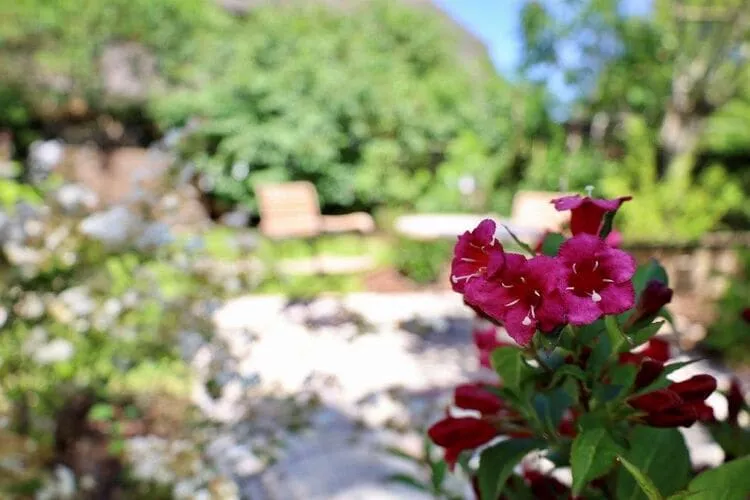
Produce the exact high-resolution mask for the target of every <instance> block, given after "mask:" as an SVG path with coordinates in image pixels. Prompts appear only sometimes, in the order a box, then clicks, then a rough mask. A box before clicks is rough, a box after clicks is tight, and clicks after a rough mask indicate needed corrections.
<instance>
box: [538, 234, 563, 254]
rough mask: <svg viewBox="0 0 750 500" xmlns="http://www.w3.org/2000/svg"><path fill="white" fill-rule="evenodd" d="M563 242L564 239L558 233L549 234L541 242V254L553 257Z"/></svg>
mask: <svg viewBox="0 0 750 500" xmlns="http://www.w3.org/2000/svg"><path fill="white" fill-rule="evenodd" d="M564 241H565V237H564V236H563V235H562V234H560V233H549V234H548V235H547V236H545V237H544V241H543V242H542V254H544V255H548V256H550V257H555V256H556V255H557V252H558V251H559V250H560V245H562V244H563V242H564Z"/></svg>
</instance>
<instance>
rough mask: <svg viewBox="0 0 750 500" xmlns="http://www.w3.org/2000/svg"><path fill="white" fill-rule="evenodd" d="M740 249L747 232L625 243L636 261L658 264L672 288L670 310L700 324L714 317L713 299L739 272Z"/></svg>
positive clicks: (747, 243)
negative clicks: (681, 240)
mask: <svg viewBox="0 0 750 500" xmlns="http://www.w3.org/2000/svg"><path fill="white" fill-rule="evenodd" d="M741 248H745V249H748V248H750V233H712V234H709V235H707V236H706V237H704V238H703V239H702V240H701V241H700V242H697V243H694V244H674V245H667V244H631V245H626V246H625V249H626V250H628V251H629V252H631V253H632V254H633V255H634V256H635V258H636V259H637V260H638V261H639V263H643V262H646V261H648V260H649V259H650V258H656V259H658V260H659V262H661V263H662V265H663V266H664V267H665V269H666V270H667V274H668V275H669V281H670V286H671V287H672V288H673V289H674V291H675V296H674V300H673V303H672V306H671V310H672V311H673V312H674V313H675V314H677V315H680V316H684V317H685V318H687V319H689V320H690V321H693V322H696V323H700V324H703V325H706V324H709V323H710V322H711V321H712V320H713V319H714V317H715V314H716V311H715V305H716V301H717V300H718V299H719V298H720V297H721V296H722V294H723V293H724V291H725V290H726V288H727V286H728V285H729V282H730V280H731V279H732V278H733V277H736V276H737V274H738V273H739V271H740V269H739V255H738V251H739V249H741Z"/></svg>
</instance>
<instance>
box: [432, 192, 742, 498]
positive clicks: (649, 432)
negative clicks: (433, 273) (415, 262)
mask: <svg viewBox="0 0 750 500" xmlns="http://www.w3.org/2000/svg"><path fill="white" fill-rule="evenodd" d="M628 200H630V197H622V198H618V199H614V200H603V199H593V198H591V197H581V196H568V197H564V198H560V199H557V200H554V201H553V203H554V205H555V207H556V208H557V209H558V210H569V211H570V212H571V222H570V225H569V229H570V234H568V235H563V234H561V233H552V232H548V233H546V234H545V235H544V236H543V239H542V241H541V242H539V243H538V244H537V245H536V246H535V248H534V249H532V248H530V247H528V246H527V245H525V244H523V243H521V242H519V241H518V240H517V239H516V238H515V236H514V235H512V234H511V236H513V238H514V239H515V240H516V242H517V243H519V246H520V247H521V248H523V249H524V250H525V251H526V254H522V253H515V252H509V251H506V248H504V247H503V245H502V244H501V243H500V242H499V241H498V239H497V238H496V236H495V233H496V231H497V229H498V228H497V226H496V224H495V222H493V221H492V220H484V221H482V222H481V223H480V224H479V225H478V226H477V227H476V228H475V229H474V230H473V231H467V232H466V233H464V234H462V235H461V236H459V238H458V242H457V244H456V247H455V252H454V257H453V260H452V262H451V267H452V269H451V283H452V286H453V289H454V290H455V291H456V292H458V293H460V294H462V296H463V299H464V303H465V304H466V305H467V306H469V307H470V308H472V309H473V310H474V311H475V312H476V314H477V319H476V320H475V322H474V328H473V331H472V337H473V341H474V344H475V346H476V348H477V352H478V357H479V363H480V364H481V365H482V366H483V367H487V368H492V369H494V371H495V372H496V373H497V375H498V379H499V380H497V381H496V382H495V383H493V384H487V383H480V384H463V385H461V386H459V387H457V388H456V389H455V392H454V394H453V404H452V406H451V407H450V408H449V409H448V410H447V412H446V414H445V416H444V417H443V418H442V419H440V420H439V421H438V422H436V423H434V424H433V425H432V426H431V427H430V428H429V430H428V435H429V437H430V439H431V440H432V441H433V442H434V443H435V444H437V445H439V446H441V447H443V448H444V449H445V455H444V456H445V460H446V462H447V463H448V465H449V466H450V468H451V469H453V468H454V467H455V466H456V464H461V467H462V469H463V470H464V471H465V472H467V473H468V474H469V475H470V476H471V477H472V485H473V486H474V489H475V491H476V492H477V496H478V497H480V498H483V499H484V498H490V499H493V500H494V499H498V498H516V497H517V498H620V497H632V496H633V494H634V493H635V491H634V490H633V489H632V487H633V485H634V484H635V483H636V482H638V481H639V479H638V478H637V477H636V478H635V479H632V481H631V478H630V476H628V474H630V473H631V472H628V471H632V470H635V469H638V470H639V471H640V472H641V473H643V474H644V475H649V476H651V479H653V482H654V484H655V485H656V486H655V487H656V488H657V489H661V488H663V489H664V491H662V492H661V493H663V494H664V496H665V497H666V496H668V495H671V494H673V493H676V492H677V490H678V488H689V485H687V483H682V484H678V482H679V481H680V480H681V479H679V478H678V479H674V478H675V477H676V476H675V474H677V473H676V472H675V471H673V470H671V469H670V467H663V462H659V460H658V459H656V460H652V458H653V457H652V455H651V452H650V448H651V447H652V446H653V443H654V442H658V443H659V446H665V447H667V448H668V449H670V450H673V451H674V450H684V451H682V452H680V451H674V452H675V453H683V455H684V456H683V457H682V458H679V459H676V460H675V465H674V467H675V468H677V469H680V471H679V474H681V476H680V477H682V478H687V477H690V476H691V475H695V474H696V472H695V471H693V470H687V469H686V468H689V467H690V462H689V459H688V458H687V448H686V446H685V443H684V438H683V437H682V435H681V434H680V432H678V431H677V429H676V427H689V426H691V425H693V424H695V423H697V422H700V423H701V424H703V425H705V426H706V427H707V428H709V430H710V431H711V432H712V433H714V434H716V435H720V436H724V439H725V441H726V443H729V445H728V446H729V447H730V448H727V447H726V446H725V449H726V450H727V452H726V456H727V457H728V459H731V458H732V457H741V456H744V455H747V454H748V453H750V433H749V434H748V437H747V444H744V443H745V442H744V441H741V442H740V441H737V440H736V439H735V436H737V435H739V434H738V433H740V432H744V431H741V430H740V429H739V421H740V414H741V412H742V411H743V410H746V409H747V405H746V403H745V400H744V398H743V395H742V391H741V389H740V387H739V384H738V383H737V382H736V381H735V382H734V383H733V385H732V386H731V387H730V390H729V392H728V393H727V394H726V397H727V405H728V419H727V421H726V422H718V421H717V420H716V418H715V417H714V413H713V409H712V408H711V406H709V405H708V404H707V403H706V400H707V398H708V397H709V396H710V395H711V394H713V393H714V392H715V391H716V388H717V383H716V380H715V379H714V377H712V376H710V375H707V374H699V375H694V376H692V377H691V378H688V379H687V380H683V381H680V382H675V381H673V380H671V379H670V378H669V376H670V374H671V373H672V372H674V371H675V370H678V369H679V368H681V367H682V366H683V364H684V363H681V362H674V361H670V358H671V354H672V353H671V350H672V349H671V347H670V344H669V343H668V342H666V341H665V340H662V339H660V338H655V337H654V336H655V335H656V333H657V332H658V330H659V329H660V326H661V325H662V323H663V322H661V321H659V319H660V317H663V318H669V316H668V314H667V313H666V312H665V310H664V306H666V305H667V304H668V303H669V302H670V301H671V300H672V295H673V291H672V289H671V288H669V286H668V276H667V274H666V271H665V270H664V269H663V268H662V267H661V266H660V265H659V264H658V262H656V261H651V262H648V263H644V264H643V265H641V266H640V267H639V266H638V265H637V263H636V261H635V259H634V258H633V257H632V256H631V255H630V254H628V253H627V252H626V251H624V250H622V249H620V248H619V245H620V241H619V238H613V237H612V234H613V231H612V225H613V224H612V223H613V218H614V216H615V214H616V212H617V210H618V209H619V207H620V206H621V205H622V204H623V203H624V202H626V201H628ZM500 328H504V329H505V331H506V332H507V333H508V335H509V336H510V337H511V338H512V339H513V340H514V341H515V344H512V343H509V342H503V341H500V340H499V339H498V329H500ZM743 435H744V434H743ZM743 439H744V438H743ZM477 450H479V451H480V452H481V453H480V454H479V458H480V459H479V469H478V470H476V469H475V468H473V467H472V466H471V461H469V460H466V459H468V458H470V457H471V455H472V454H473V453H475V452H476V451H477ZM535 450H536V451H537V453H536V454H534V455H533V456H535V457H539V456H543V457H545V459H546V460H547V465H545V466H544V468H542V467H540V466H539V464H538V463H536V462H535V460H537V459H534V460H525V459H524V458H525V457H526V456H531V455H529V453H531V452H532V451H535ZM638 450H640V451H638ZM643 457H648V458H643ZM537 461H538V460H537ZM626 461H628V464H629V465H628V466H627V469H628V471H624V470H623V468H622V467H623V465H622V464H625V462H626ZM519 462H520V463H521V466H520V467H519V468H516V469H517V470H520V471H521V472H520V473H519V474H515V475H514V474H513V470H512V469H514V468H515V466H516V465H517V464H518V463H519ZM550 462H551V463H552V464H553V465H554V468H558V467H570V469H571V472H572V483H571V484H567V483H566V482H564V481H563V482H561V481H560V480H559V479H557V478H556V477H553V476H552V475H550V474H549V470H550V469H549V467H548V465H549V463H550ZM660 464H661V465H660ZM748 466H749V467H750V462H749V463H748ZM635 476H636V475H635V474H634V475H633V477H635ZM488 478H489V479H488ZM496 478H500V479H496ZM506 483H507V484H506ZM639 484H640V483H639ZM684 491H687V490H684ZM506 492H507V493H508V494H506ZM511 493H512V494H511Z"/></svg>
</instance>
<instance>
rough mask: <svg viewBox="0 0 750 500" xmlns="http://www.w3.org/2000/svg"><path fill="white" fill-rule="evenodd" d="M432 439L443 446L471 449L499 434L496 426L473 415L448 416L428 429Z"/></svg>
mask: <svg viewBox="0 0 750 500" xmlns="http://www.w3.org/2000/svg"><path fill="white" fill-rule="evenodd" d="M427 435H428V436H430V439H432V441H433V442H434V443H435V444H437V445H438V446H442V447H443V448H454V449H458V450H459V451H460V450H470V449H473V448H476V447H477V446H481V445H483V444H484V443H486V442H487V441H490V440H491V439H492V438H494V437H495V436H496V435H497V431H496V429H495V427H494V426H493V425H492V424H490V423H489V422H486V421H484V420H480V419H478V418H471V417H461V418H453V417H448V418H445V419H443V420H440V421H439V422H437V423H435V424H434V425H433V426H432V427H430V428H429V429H428V430H427Z"/></svg>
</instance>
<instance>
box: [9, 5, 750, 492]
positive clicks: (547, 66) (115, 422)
mask: <svg viewBox="0 0 750 500" xmlns="http://www.w3.org/2000/svg"><path fill="white" fill-rule="evenodd" d="M748 57H750V5H748V3H747V0H679V1H677V0H545V1H541V0H540V1H532V0H371V1H369V0H298V1H294V0H109V1H106V2H105V1H99V0H64V1H52V0H0V68H2V69H1V70H0V204H1V205H2V207H1V208H2V209H1V211H0V242H1V243H2V252H1V254H0V273H2V283H3V286H2V287H1V288H0V306H1V307H0V322H2V329H0V496H2V497H3V498H5V496H8V497H9V498H42V499H57V498H76V499H77V498H92V499H93V498H97V499H108V498H128V499H130V498H135V499H138V498H143V499H152V498H156V499H162V498H164V499H167V498H185V499H187V498H199V499H230V498H248V499H253V500H258V499H260V500H263V499H282V500H295V499H305V500H316V499H321V500H322V499H342V500H343V499H347V500H350V499H360V498H361V499H379V498H383V499H391V498H399V499H400V498H414V499H421V498H451V499H455V498H459V499H460V498H465V497H466V491H465V488H464V485H463V483H462V482H461V481H460V480H459V479H457V478H454V477H453V476H451V475H450V474H447V473H446V470H445V467H444V465H441V464H440V463H439V458H440V453H439V452H436V451H435V450H432V449H430V447H429V446H428V445H426V444H425V443H424V440H423V438H422V436H423V430H424V427H425V425H426V424H427V423H429V422H430V421H431V420H433V419H434V418H435V417H436V416H438V415H440V414H441V412H442V411H443V407H444V405H445V402H446V399H445V398H446V395H449V392H450V388H451V387H452V386H453V385H455V384H456V383H457V382H460V381H464V380H467V379H468V378H470V377H476V376H477V374H479V375H481V374H482V372H481V367H480V360H479V358H478V357H477V352H476V348H475V346H474V345H473V344H472V329H473V328H474V327H475V326H476V325H475V323H474V318H473V317H472V313H471V311H470V310H468V309H467V308H465V307H464V306H463V304H462V303H461V298H460V296H458V295H457V294H453V293H451V292H450V283H449V279H448V267H449V261H450V256H451V250H452V247H453V244H454V242H455V237H456V235H457V234H459V233H461V232H463V231H465V230H467V229H471V228H473V227H474V225H475V224H476V223H477V222H478V221H479V220H481V219H482V218H483V217H485V216H492V217H494V218H495V219H497V220H500V221H502V222H503V224H506V225H508V226H509V227H510V228H512V230H513V232H514V233H515V234H516V235H518V237H519V238H520V239H522V240H524V241H526V242H528V243H529V244H532V245H533V244H535V243H536V241H537V240H538V239H539V238H540V236H541V235H542V234H543V233H544V231H546V230H555V229H558V228H559V227H560V224H561V223H563V222H562V220H561V219H560V216H559V214H556V213H555V212H554V210H552V209H551V206H550V205H549V200H550V199H552V198H555V197H557V196H560V195H561V193H573V192H581V193H582V192H585V190H586V189H587V188H589V189H591V190H593V195H594V196H598V197H615V196H623V195H628V194H632V195H633V197H634V200H633V201H632V202H630V203H627V204H625V206H624V207H623V209H622V210H621V211H620V213H619V215H618V218H617V222H616V226H617V229H618V231H619V232H620V236H621V239H622V242H621V245H622V247H623V248H625V249H627V250H629V251H631V252H633V253H634V254H635V255H636V256H637V257H638V259H639V260H641V261H646V260H647V259H648V258H650V257H658V258H659V259H660V260H661V261H662V262H663V264H664V265H665V267H666V268H667V270H668V272H669V274H670V280H671V282H670V285H671V286H672V287H673V288H674V289H675V299H674V301H673V308H672V312H673V315H674V321H673V322H672V323H673V324H672V325H671V326H669V328H667V327H665V328H664V329H665V331H664V332H663V334H664V335H665V337H667V338H669V339H671V341H672V342H673V344H674V346H675V349H680V350H685V351H692V353H693V355H699V356H702V357H706V358H708V359H709V360H710V362H711V363H712V365H711V366H712V367H713V368H712V369H714V370H718V373H719V375H720V378H721V376H724V379H726V377H728V376H729V374H730V373H732V371H734V372H735V373H738V374H739V375H740V376H741V377H745V378H750V377H748V365H749V364H750V330H749V325H748V322H750V309H748V308H749V307H750V281H748V275H750V202H749V199H750V198H749V193H750V168H749V167H748V165H750V64H749V63H748ZM498 237H500V238H501V239H503V241H504V242H505V243H507V246H508V247H509V248H513V246H514V244H515V243H514V242H513V240H512V239H511V238H510V237H509V236H508V234H507V233H505V232H503V233H498ZM722 374H723V375H722ZM707 453H708V455H710V453H709V452H707ZM708 455H707V456H708Z"/></svg>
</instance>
